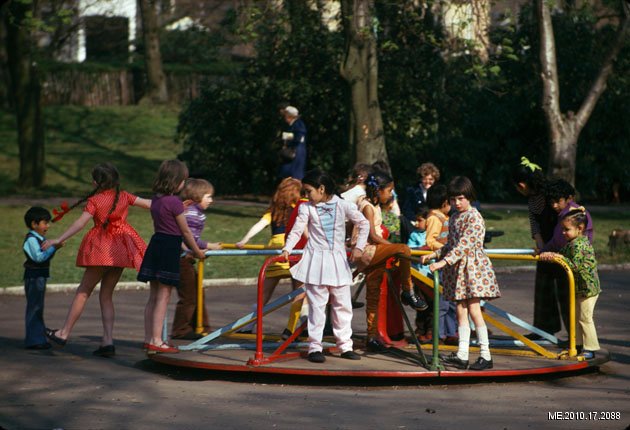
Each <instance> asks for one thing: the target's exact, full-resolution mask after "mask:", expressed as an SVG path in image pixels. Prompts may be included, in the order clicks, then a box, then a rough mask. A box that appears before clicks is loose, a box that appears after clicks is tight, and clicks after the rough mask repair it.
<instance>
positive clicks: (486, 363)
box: [469, 357, 492, 370]
mask: <svg viewBox="0 0 630 430" xmlns="http://www.w3.org/2000/svg"><path fill="white" fill-rule="evenodd" d="M469 369H470V370H487V369H492V360H486V359H485V358H483V357H479V358H478V359H477V361H475V362H474V363H473V364H471V365H470V367H469Z"/></svg>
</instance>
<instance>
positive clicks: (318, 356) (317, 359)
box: [308, 351, 326, 363]
mask: <svg viewBox="0 0 630 430" xmlns="http://www.w3.org/2000/svg"><path fill="white" fill-rule="evenodd" d="M308 361H310V362H311V363H323V362H325V361H326V357H325V356H324V353H323V352H321V351H316V352H311V353H309V354H308Z"/></svg>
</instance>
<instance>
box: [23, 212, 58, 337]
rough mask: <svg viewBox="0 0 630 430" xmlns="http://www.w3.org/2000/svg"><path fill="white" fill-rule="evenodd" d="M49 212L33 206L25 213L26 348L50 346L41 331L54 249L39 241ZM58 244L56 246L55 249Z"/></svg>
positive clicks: (44, 327)
mask: <svg viewBox="0 0 630 430" xmlns="http://www.w3.org/2000/svg"><path fill="white" fill-rule="evenodd" d="M50 219H51V215H50V212H48V210H46V209H44V208H41V207H37V206H35V207H32V208H30V209H29V210H28V211H26V214H24V223H25V224H26V227H28V228H29V231H28V233H27V234H26V237H25V238H24V245H23V247H22V248H23V250H24V255H26V261H25V262H24V293H25V295H26V318H25V319H26V337H25V339H24V345H25V347H26V349H49V348H50V343H48V341H47V340H46V335H45V334H44V331H45V329H46V326H45V325H44V295H45V294H46V281H47V279H48V277H49V276H50V270H49V268H50V260H51V259H52V257H53V255H55V251H56V248H55V247H54V246H51V247H50V248H48V249H47V250H46V251H42V249H41V246H42V243H44V241H45V240H46V233H47V232H48V227H49V225H50ZM59 247H60V246H59V245H57V248H59Z"/></svg>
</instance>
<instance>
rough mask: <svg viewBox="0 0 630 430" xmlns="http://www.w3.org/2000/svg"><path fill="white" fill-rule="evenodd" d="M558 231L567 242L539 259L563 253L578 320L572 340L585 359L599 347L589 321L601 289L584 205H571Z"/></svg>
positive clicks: (594, 331) (548, 259) (550, 258)
mask: <svg viewBox="0 0 630 430" xmlns="http://www.w3.org/2000/svg"><path fill="white" fill-rule="evenodd" d="M560 224H561V226H562V235H563V236H564V238H565V239H566V241H567V244H566V245H565V246H563V247H562V248H561V249H560V253H559V254H556V253H555V252H543V253H541V254H540V259H541V260H543V261H552V260H553V259H554V258H555V257H557V256H558V255H562V256H564V258H565V259H566V261H567V263H569V267H571V270H572V271H573V274H574V276H575V294H576V296H577V297H576V301H575V305H576V310H577V312H576V313H577V315H578V323H577V324H576V327H575V328H576V330H575V332H576V334H575V340H576V342H577V343H578V350H580V349H582V351H581V356H582V357H584V358H585V359H587V360H588V359H591V358H594V357H595V351H597V350H599V341H598V340H597V331H596V330H595V323H594V322H593V310H594V309H595V303H597V298H598V297H599V293H600V292H601V288H600V284H599V277H598V275H597V260H595V251H594V250H593V245H591V242H590V241H589V239H588V237H587V235H586V226H587V225H588V216H587V212H586V209H584V206H579V207H577V208H573V209H571V210H569V212H567V213H566V214H565V215H564V216H563V217H562V219H561V220H560Z"/></svg>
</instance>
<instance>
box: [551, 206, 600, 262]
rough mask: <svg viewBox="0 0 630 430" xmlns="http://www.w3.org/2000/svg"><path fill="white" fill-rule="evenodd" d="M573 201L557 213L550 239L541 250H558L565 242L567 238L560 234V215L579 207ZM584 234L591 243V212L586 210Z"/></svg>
mask: <svg viewBox="0 0 630 430" xmlns="http://www.w3.org/2000/svg"><path fill="white" fill-rule="evenodd" d="M579 207H580V205H578V204H577V203H575V202H569V204H568V205H567V207H565V208H564V209H562V210H561V211H560V213H559V214H558V223H557V224H556V226H555V227H554V229H553V236H552V237H551V240H550V241H549V242H547V243H546V244H545V246H543V249H542V250H541V251H543V252H545V251H550V252H558V251H560V248H562V247H563V246H564V245H566V244H567V240H566V239H565V238H564V236H563V235H562V217H563V216H565V215H566V214H567V213H569V211H570V210H571V209H575V208H579ZM584 235H585V236H586V237H587V238H588V241H589V242H590V243H591V245H592V244H593V220H592V219H591V214H590V213H588V211H586V230H585V231H584Z"/></svg>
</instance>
